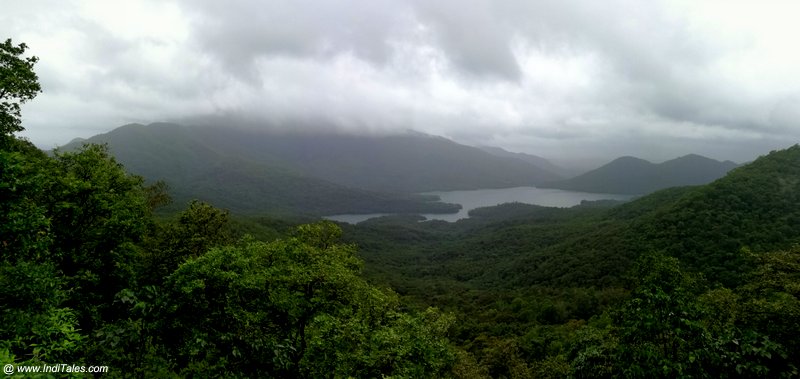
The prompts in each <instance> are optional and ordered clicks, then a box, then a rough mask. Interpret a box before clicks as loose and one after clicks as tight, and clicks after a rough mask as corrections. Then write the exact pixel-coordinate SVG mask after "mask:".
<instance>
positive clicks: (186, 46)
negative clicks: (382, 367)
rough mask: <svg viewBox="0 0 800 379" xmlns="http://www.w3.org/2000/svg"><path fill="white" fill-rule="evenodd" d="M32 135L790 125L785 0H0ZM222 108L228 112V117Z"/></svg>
mask: <svg viewBox="0 0 800 379" xmlns="http://www.w3.org/2000/svg"><path fill="white" fill-rule="evenodd" d="M4 7H5V8H7V9H6V10H5V11H4V13H3V14H2V15H0V35H2V36H3V37H4V38H6V37H10V38H13V39H14V40H15V41H17V42H26V43H27V44H28V45H29V46H30V47H31V52H32V54H34V55H37V56H39V57H40V63H39V64H38V65H37V72H38V73H39V76H40V79H41V82H42V86H43V88H44V93H43V94H41V95H40V96H39V97H38V98H37V99H36V100H34V101H33V102H31V103H29V104H27V105H26V106H25V108H24V124H25V126H26V128H27V129H28V130H27V131H26V132H25V135H26V136H28V137H29V138H30V139H31V140H32V141H33V142H35V143H37V144H39V145H40V146H43V147H52V146H54V145H57V144H64V143H66V142H67V141H69V140H70V139H72V138H74V137H78V136H80V137H88V136H91V135H94V134H97V133H101V132H105V131H108V130H110V129H112V128H114V127H116V126H119V125H122V124H125V123H129V122H143V123H149V122H154V121H178V122H185V123H200V122H203V121H204V120H205V122H209V120H213V122H223V123H224V122H231V123H233V122H236V123H247V124H248V125H257V126H259V127H268V128H276V129H284V130H298V129H303V130H305V129H324V130H327V129H336V130H339V131H344V132H357V133H393V132H401V131H405V130H408V129H414V130H419V131H423V132H426V133H431V134H437V135H443V136H446V137H449V138H453V139H455V140H457V141H459V142H463V143H467V144H489V145H497V146H502V147H504V148H507V149H510V150H514V151H523V152H529V153H534V154H538V155H542V156H545V157H548V158H554V159H561V160H570V159H571V160H576V161H578V160H591V159H601V160H602V159H609V158H613V157H616V156H619V155H636V156H640V157H643V158H647V159H652V160H656V161H658V160H664V159H669V158H673V157H675V156H678V155H682V154H687V153H691V152H696V153H701V154H706V155H709V156H712V157H714V158H718V159H732V160H737V161H747V160H751V159H753V158H755V157H756V156H757V155H759V154H763V153H766V152H767V151H769V150H771V149H775V148H782V147H786V146H788V145H790V144H793V143H795V142H796V141H798V140H800V127H798V126H799V125H800V75H798V74H800V72H798V71H800V51H798V50H797V49H796V48H794V40H793V39H794V36H796V35H799V34H800V23H797V22H796V20H795V17H794V16H793V15H797V14H800V5H796V4H794V3H790V2H777V1H776V2H758V3H753V2H730V1H724V2H723V1H719V2H702V3H700V2H693V1H683V2H681V1H678V2H676V1H669V2H666V1H664V2H658V1H654V2H641V1H632V0H611V1H607V2H595V1H578V0H567V1H558V2H551V1H527V0H509V1H502V2H497V1H489V0H474V1H456V0H442V1H435V2H431V1H424V0H410V1H399V0H398V1H393V0H351V1H333V0H331V1H311V0H295V1H277V0H276V1H268V2H255V1H244V0H232V1H225V2H220V1H209V0H199V1H189V0H185V1H175V2H162V1H125V2H105V1H91V0H90V1H74V2H69V1H37V2H30V1H24V0H11V1H7V2H6V3H4ZM231 120H235V121H231Z"/></svg>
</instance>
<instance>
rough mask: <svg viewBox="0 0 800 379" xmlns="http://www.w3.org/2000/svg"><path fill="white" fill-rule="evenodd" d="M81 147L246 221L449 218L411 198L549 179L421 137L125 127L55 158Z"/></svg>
mask: <svg viewBox="0 0 800 379" xmlns="http://www.w3.org/2000/svg"><path fill="white" fill-rule="evenodd" d="M86 142H90V143H106V144H108V146H109V148H110V151H111V153H112V154H113V155H114V157H115V158H116V159H118V160H119V161H120V162H121V163H123V164H124V165H125V167H126V168H127V169H128V170H129V171H131V172H132V173H136V174H138V175H142V176H144V177H145V178H146V179H148V180H150V181H156V180H163V181H164V182H166V183H167V184H168V185H169V186H170V188H171V189H172V193H173V196H174V197H175V199H176V200H178V201H179V202H181V203H183V202H185V201H188V200H190V199H193V198H198V199H203V200H205V201H208V202H211V203H213V204H215V205H218V206H222V207H225V208H227V209H230V210H232V211H235V212H237V213H250V214H255V213H264V212H267V213H275V212H283V213H293V212H294V213H297V212H302V213H306V214H312V215H328V214H336V213H378V212H386V213H392V212H403V213H405V212H419V213H449V212H455V211H456V210H457V208H454V206H452V205H446V204H440V203H435V202H433V200H435V198H431V197H422V196H419V195H412V193H417V192H425V191H434V190H454V189H477V188H502V187H514V186H530V185H534V184H537V183H541V182H544V181H549V180H554V179H556V178H557V176H556V175H555V174H552V173H550V172H549V171H547V170H544V169H541V168H539V167H537V166H534V165H531V164H529V163H526V162H523V161H521V160H519V159H516V158H501V157H496V156H494V155H491V154H488V153H485V152H483V151H481V150H479V149H477V148H473V147H469V146H464V145H459V144H456V143H454V142H452V141H449V140H447V139H444V138H441V137H434V136H429V135H424V134H420V133H407V134H403V135H392V136H350V135H344V134H331V133H328V134H291V133H289V134H287V133H277V132H267V131H259V130H252V129H249V130H248V129H243V128H236V127H233V126H229V127H199V126H194V127H188V126H181V125H175V124H164V123H157V124H151V125H148V126H145V125H138V124H131V125H126V126H123V127H120V128H117V129H115V130H113V131H111V132H109V133H106V134H101V135H97V136H94V137H92V138H89V139H88V140H85V141H75V142H73V143H70V144H68V145H66V146H64V147H63V148H62V150H74V149H76V148H78V147H80V146H81V145H82V144H84V143H86ZM173 210H174V209H173Z"/></svg>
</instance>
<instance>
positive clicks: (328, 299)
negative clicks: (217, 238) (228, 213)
mask: <svg viewBox="0 0 800 379" xmlns="http://www.w3.org/2000/svg"><path fill="white" fill-rule="evenodd" d="M340 233H341V231H340V230H339V228H338V227H336V226H335V225H334V224H332V223H330V222H323V223H319V224H314V225H304V226H301V227H299V228H298V231H297V233H296V236H295V237H292V238H288V239H283V240H277V241H274V242H270V243H264V242H256V241H252V240H249V241H247V240H246V241H244V242H242V243H241V244H240V245H239V246H230V247H222V248H214V249H211V250H210V251H208V252H207V253H206V254H203V255H201V256H199V257H197V258H194V259H191V260H189V261H188V262H186V263H185V264H183V265H181V266H180V267H179V268H178V270H177V271H175V273H173V274H172V275H171V276H170V277H169V280H168V281H167V288H168V289H169V291H170V294H169V298H170V299H171V304H172V305H170V308H169V312H170V314H169V318H170V319H171V320H172V324H171V325H170V327H169V328H168V330H167V332H166V333H165V335H167V336H168V339H169V340H170V341H172V343H174V349H176V351H177V354H178V357H179V359H178V365H179V367H184V368H185V369H184V371H182V374H187V375H188V374H189V373H202V372H207V371H208V370H214V372H219V373H224V374H221V375H226V376H228V375H232V376H233V375H244V376H261V377H343V376H345V377H346V376H359V377H362V376H364V377H377V376H386V375H401V376H407V377H425V376H437V375H442V374H444V373H446V372H447V371H448V370H449V368H450V366H451V365H452V362H453V360H454V356H453V353H451V352H450V350H449V345H448V343H447V341H446V340H445V339H444V338H443V334H444V332H445V331H446V330H447V328H448V326H449V323H450V322H451V321H450V320H448V318H446V317H444V318H443V316H441V315H440V314H438V312H435V311H432V310H431V311H428V312H426V313H424V314H422V315H420V316H414V315H410V314H406V313H402V312H400V311H399V309H398V302H397V299H396V297H395V296H394V295H393V294H391V293H387V292H384V291H381V290H379V289H377V288H375V287H372V286H370V285H369V284H368V283H366V281H364V279H362V278H361V277H360V275H359V272H360V267H361V262H360V260H359V259H357V258H356V257H355V250H354V248H353V246H350V245H343V244H340V243H337V240H338V237H339V235H340ZM198 314H202V315H203V317H197V315H198Z"/></svg>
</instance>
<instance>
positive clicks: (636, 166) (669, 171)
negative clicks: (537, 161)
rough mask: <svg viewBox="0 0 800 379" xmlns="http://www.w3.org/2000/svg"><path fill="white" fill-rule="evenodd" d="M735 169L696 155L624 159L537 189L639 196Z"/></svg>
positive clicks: (703, 180)
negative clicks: (654, 159)
mask: <svg viewBox="0 0 800 379" xmlns="http://www.w3.org/2000/svg"><path fill="white" fill-rule="evenodd" d="M738 166H739V165H737V164H736V163H734V162H731V161H724V162H720V161H717V160H714V159H711V158H706V157H704V156H701V155H697V154H689V155H685V156H682V157H680V158H676V159H672V160H669V161H666V162H663V163H651V162H649V161H646V160H644V159H640V158H635V157H629V156H626V157H620V158H617V159H615V160H613V161H611V162H610V163H608V164H606V165H604V166H601V167H599V168H597V169H594V170H592V171H589V172H587V173H585V174H582V175H579V176H576V177H574V178H571V179H566V180H560V181H554V182H549V183H544V184H541V185H539V187H542V188H558V189H564V190H572V191H582V192H595V193H619V194H631V195H641V194H647V193H651V192H654V191H657V190H660V189H664V188H669V187H676V186H687V185H700V184H707V183H710V182H712V181H714V180H716V179H719V178H721V177H723V176H725V174H727V173H728V171H730V170H732V169H734V168H736V167H738Z"/></svg>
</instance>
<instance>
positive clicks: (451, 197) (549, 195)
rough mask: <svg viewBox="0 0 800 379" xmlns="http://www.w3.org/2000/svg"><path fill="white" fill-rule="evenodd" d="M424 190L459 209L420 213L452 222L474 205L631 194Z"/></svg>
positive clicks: (564, 202) (567, 202) (354, 219)
mask: <svg viewBox="0 0 800 379" xmlns="http://www.w3.org/2000/svg"><path fill="white" fill-rule="evenodd" d="M425 194H426V195H436V196H439V198H440V199H441V200H440V201H442V202H445V203H454V204H461V210H460V211H458V213H447V214H432V213H428V214H423V216H424V217H425V218H427V219H428V220H444V221H448V222H455V221H458V220H460V219H464V218H468V217H469V211H471V210H473V209H475V208H481V207H491V206H495V205H500V204H503V203H513V202H518V203H525V204H534V205H541V206H546V207H561V208H566V207H572V206H575V205H578V204H580V203H581V201H583V200H589V201H593V200H604V199H608V200H628V199H630V198H632V197H633V195H621V194H603V193H587V192H575V191H565V190H559V189H549V188H536V187H514V188H497V189H480V190H471V191H437V192H426V193H425ZM386 215H388V214H387V213H371V214H340V215H332V216H327V217H326V218H327V219H330V220H334V221H341V222H347V223H350V224H356V223H359V222H361V221H365V220H368V219H370V218H374V217H380V216H386Z"/></svg>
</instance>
